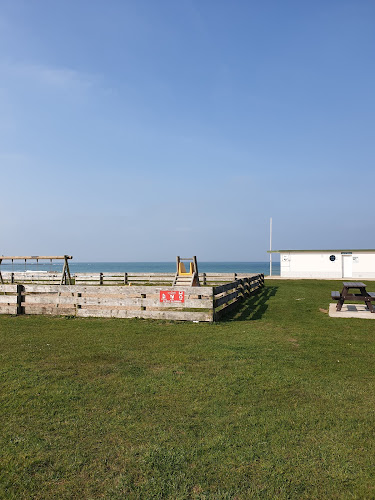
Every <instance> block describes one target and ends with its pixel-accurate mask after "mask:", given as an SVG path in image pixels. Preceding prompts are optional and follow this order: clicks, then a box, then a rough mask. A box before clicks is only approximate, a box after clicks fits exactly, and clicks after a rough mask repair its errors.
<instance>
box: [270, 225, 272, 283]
mask: <svg viewBox="0 0 375 500" xmlns="http://www.w3.org/2000/svg"><path fill="white" fill-rule="evenodd" d="M271 251H272V217H271V218H270V276H272V253H271Z"/></svg>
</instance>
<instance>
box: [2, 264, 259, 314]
mask: <svg viewBox="0 0 375 500" xmlns="http://www.w3.org/2000/svg"><path fill="white" fill-rule="evenodd" d="M263 284H264V276H263V274H258V275H254V276H251V277H247V278H243V279H239V280H236V281H234V282H231V283H227V284H225V285H221V286H217V287H210V286H203V287H179V288H178V289H173V288H172V287H166V286H165V285H162V286H106V285H99V286H93V285H88V286H84V285H43V284H27V283H25V284H22V285H21V284H10V285H0V314H49V315H61V316H76V317H110V318H152V319H168V320H182V321H210V322H211V321H214V320H218V319H219V318H220V317H221V316H222V315H223V314H224V313H226V312H228V311H230V310H232V309H233V308H234V307H237V306H238V305H239V303H240V301H241V300H243V299H244V298H245V297H247V296H249V295H250V294H252V293H254V292H255V291H256V290H258V289H259V288H260V287H262V286H263ZM166 288H169V291H173V292H175V293H178V292H184V301H183V302H161V300H160V292H161V291H165V289H166Z"/></svg>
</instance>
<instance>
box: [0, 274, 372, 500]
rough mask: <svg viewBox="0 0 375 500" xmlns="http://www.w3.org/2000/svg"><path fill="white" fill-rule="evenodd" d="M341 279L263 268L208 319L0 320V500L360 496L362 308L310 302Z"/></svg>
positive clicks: (363, 478)
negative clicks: (331, 310)
mask: <svg viewBox="0 0 375 500" xmlns="http://www.w3.org/2000/svg"><path fill="white" fill-rule="evenodd" d="M341 286H342V284H341V282H329V281H310V280H305V281H281V280H279V281H276V280H272V281H271V280H270V281H268V282H267V281H266V286H265V288H264V289H263V291H262V292H261V293H259V294H258V295H257V296H255V297H252V298H250V299H249V300H247V301H246V302H245V303H244V304H243V306H242V308H241V309H240V310H239V311H238V312H237V313H235V314H233V315H232V316H231V317H228V318H227V319H226V320H225V321H222V322H220V323H216V324H203V323H199V324H194V323H172V322H160V321H145V320H117V319H83V318H82V319H80V318H75V319H69V318H50V317H41V316H39V317H37V316H35V317H32V316H23V317H22V316H21V317H10V316H3V317H0V342H1V348H0V356H1V364H0V367H1V378H0V384H1V401H0V421H1V447H0V498H16V499H24V498H25V499H26V498H27V499H29V498H35V499H39V498H58V499H65V498H66V499H73V498H85V499H86V498H87V499H96V498H105V499H124V498H126V499H133V498H140V499H149V498H150V499H152V498H170V499H188V498H192V499H205V498H210V499H248V498H281V499H283V498H285V499H294V498H296V499H301V498H302V499H303V498H306V499H313V498H316V499H322V498H342V499H348V498H358V499H359V498H361V499H362V498H369V499H370V498H371V499H373V498H375V481H374V465H375V459H374V457H375V432H374V431H375V369H374V368H375V366H374V354H375V321H370V320H360V319H358V320H357V319H334V318H329V316H328V314H326V313H325V312H324V311H323V312H322V311H320V310H319V309H320V308H321V309H328V304H329V301H330V292H331V290H339V289H340V287H341ZM369 288H370V289H371V287H369Z"/></svg>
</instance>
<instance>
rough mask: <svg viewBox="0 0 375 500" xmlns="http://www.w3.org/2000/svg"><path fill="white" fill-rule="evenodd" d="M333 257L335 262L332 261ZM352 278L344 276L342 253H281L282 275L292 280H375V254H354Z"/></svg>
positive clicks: (352, 255)
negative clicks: (331, 257)
mask: <svg viewBox="0 0 375 500" xmlns="http://www.w3.org/2000/svg"><path fill="white" fill-rule="evenodd" d="M331 255H333V256H334V257H335V260H333V261H332V260H330V256H331ZM351 257H352V276H343V263H342V253H341V252H285V253H280V275H281V276H285V277H290V278H332V279H341V278H343V277H345V278H375V253H371V252H364V253H362V252H353V253H352V254H351Z"/></svg>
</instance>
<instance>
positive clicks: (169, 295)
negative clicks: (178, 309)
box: [160, 290, 185, 303]
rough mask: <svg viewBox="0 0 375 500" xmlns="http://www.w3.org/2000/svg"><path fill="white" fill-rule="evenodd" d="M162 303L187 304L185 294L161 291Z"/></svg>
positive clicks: (177, 291)
mask: <svg viewBox="0 0 375 500" xmlns="http://www.w3.org/2000/svg"><path fill="white" fill-rule="evenodd" d="M160 302H169V303H171V302H185V292H183V291H179V290H176V291H171V290H160Z"/></svg>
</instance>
